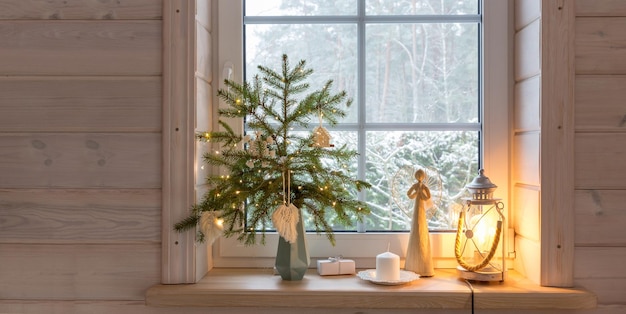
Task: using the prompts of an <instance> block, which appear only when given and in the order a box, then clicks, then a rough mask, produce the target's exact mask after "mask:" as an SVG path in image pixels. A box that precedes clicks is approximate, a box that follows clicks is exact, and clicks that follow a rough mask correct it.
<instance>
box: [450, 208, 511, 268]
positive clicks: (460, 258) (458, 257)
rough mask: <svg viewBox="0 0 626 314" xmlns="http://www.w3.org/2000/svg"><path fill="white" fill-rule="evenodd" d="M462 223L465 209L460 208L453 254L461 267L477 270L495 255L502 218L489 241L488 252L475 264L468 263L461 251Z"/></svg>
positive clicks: (463, 222)
mask: <svg viewBox="0 0 626 314" xmlns="http://www.w3.org/2000/svg"><path fill="white" fill-rule="evenodd" d="M464 224H465V211H463V210H462V211H461V213H460V214H459V225H458V227H457V231H456V240H455V242H454V256H455V257H456V261H457V262H458V263H459V265H461V267H463V268H465V269H466V270H468V271H477V270H480V269H482V268H484V267H485V266H487V264H489V262H490V261H491V259H492V258H493V256H494V255H495V253H496V250H497V249H498V243H499V242H500V234H501V233H502V220H499V221H498V224H497V228H496V233H495V236H494V239H493V242H492V243H491V248H490V249H489V253H488V254H487V256H484V257H483V259H482V261H481V262H480V263H478V264H475V265H470V264H468V263H467V262H466V261H465V259H464V258H463V254H462V252H461V232H462V231H463V229H462V228H463V225H464Z"/></svg>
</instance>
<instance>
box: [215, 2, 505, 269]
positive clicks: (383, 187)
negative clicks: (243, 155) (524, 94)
mask: <svg viewBox="0 0 626 314" xmlns="http://www.w3.org/2000/svg"><path fill="white" fill-rule="evenodd" d="M326 2H328V4H324V1H318V2H314V3H313V2H300V1H282V0H276V1H273V2H270V1H266V0H264V1H256V0H247V1H246V7H245V10H244V8H243V7H242V2H240V1H219V12H218V14H217V16H218V23H219V28H218V34H219V35H218V37H219V44H218V45H217V46H218V47H217V48H218V50H219V51H218V58H219V63H218V64H219V65H220V66H225V65H227V66H230V64H233V68H234V70H235V71H234V72H233V73H234V77H233V78H234V79H242V77H243V72H244V68H245V72H246V76H247V77H248V78H249V77H251V76H252V75H253V74H254V69H255V68H256V65H258V64H262V65H268V66H275V65H277V64H279V62H280V58H279V56H280V55H281V54H283V53H287V54H288V55H289V56H290V59H291V60H292V61H294V60H300V59H305V60H307V62H308V65H309V67H311V68H313V69H314V70H315V71H316V75H318V76H320V77H321V79H320V80H319V81H320V82H324V81H325V80H327V79H328V78H329V76H333V79H334V80H335V86H337V87H338V88H339V89H344V90H346V91H348V93H349V94H351V95H352V97H353V98H354V100H355V105H353V107H352V108H351V111H350V114H349V115H348V116H347V117H346V118H345V119H344V121H342V123H341V124H340V125H339V126H338V127H335V128H333V129H332V130H331V132H332V135H333V140H334V141H337V142H338V144H341V142H345V143H351V144H353V145H354V148H355V149H356V150H357V151H359V153H360V158H359V160H358V161H355V165H354V166H353V169H354V172H355V175H356V176H358V177H359V178H361V179H366V180H367V181H368V182H370V183H372V184H373V185H374V188H373V189H372V190H371V191H369V192H367V193H366V194H362V195H359V196H358V197H359V198H361V199H364V200H366V201H368V202H369V203H370V204H372V212H373V214H372V217H370V218H369V219H368V221H367V224H366V225H365V226H359V227H360V228H359V231H364V230H368V231H402V230H407V229H408V226H409V222H410V216H409V212H408V211H409V209H408V208H407V206H406V205H402V204H401V205H398V202H397V201H394V198H393V193H394V189H395V190H397V191H400V192H401V193H402V194H404V193H405V192H406V190H407V189H408V187H407V188H404V187H403V184H408V183H410V182H406V181H407V180H411V179H412V170H409V169H413V167H415V166H418V165H419V166H422V167H431V168H433V169H437V170H438V171H439V172H440V175H441V177H440V178H439V179H438V180H435V182H434V184H435V185H440V186H442V187H444V188H442V189H439V190H438V191H437V192H438V194H436V195H438V196H439V198H438V199H437V201H438V202H439V205H440V206H439V208H440V209H449V208H451V207H452V204H453V203H454V201H455V198H458V195H456V194H457V193H458V192H459V191H461V189H462V187H463V186H464V185H465V183H466V182H467V181H468V180H471V178H473V176H475V175H476V172H477V169H478V167H479V164H480V165H482V166H483V167H485V168H487V174H488V175H489V176H490V178H491V179H492V180H493V181H494V182H496V183H498V182H502V184H501V188H500V189H499V191H498V192H497V194H498V196H500V197H502V198H505V200H506V197H507V186H506V183H507V182H508V171H507V159H508V158H507V157H508V148H507V147H508V142H507V140H508V135H507V134H508V128H507V122H508V119H507V117H508V113H507V112H508V111H507V110H508V109H507V108H506V107H507V104H508V99H507V98H506V97H507V96H506V95H507V88H508V84H507V83H506V82H507V75H506V69H507V57H508V53H507V45H502V44H500V45H497V44H493V42H490V41H489V40H490V37H489V33H490V32H497V29H498V27H500V28H504V29H506V27H505V26H503V25H506V21H507V17H508V13H507V3H506V2H504V3H502V1H493V0H484V1H478V0H470V1H449V0H422V1H413V3H415V5H414V6H411V5H410V3H411V2H409V1H395V2H391V1H380V0H378V1H374V0H344V1H338V0H336V1H326ZM481 2H482V3H481ZM498 2H500V3H498ZM255 3H260V5H255ZM281 3H284V4H283V5H281ZM312 3H313V4H312ZM435 4H436V5H435ZM241 12H245V16H241ZM233 14H235V15H238V16H239V18H238V19H235V18H230V17H232V16H233ZM225 16H228V17H229V18H220V17H225ZM498 23H500V26H498ZM244 31H245V38H243V39H242V34H243V33H244ZM279 35H280V36H279ZM482 39H484V42H483V41H482ZM494 40H495V39H494ZM500 42H501V43H502V42H505V43H506V42H507V39H506V33H505V38H504V40H503V41H500ZM243 47H245V54H244V53H242V52H243V51H244V48H243ZM458 47H463V48H462V49H459V48H458ZM487 55H489V58H487ZM243 60H245V66H244V62H243ZM328 61H330V62H328ZM294 62H295V61H294ZM224 72H227V71H224ZM223 78H224V77H222V78H220V80H222V79H223ZM313 81H315V80H313ZM497 84H504V85H497ZM481 132H482V134H481ZM433 156H434V157H433ZM434 190H437V189H434ZM403 206H404V207H403ZM454 216H455V215H454V214H453V211H447V212H444V211H438V212H437V213H436V214H435V215H433V216H432V218H431V220H430V227H431V229H433V231H434V230H450V229H453V228H454V226H455V223H456V217H454ZM432 237H433V244H434V245H433V247H434V249H433V250H434V252H433V255H434V256H435V257H436V258H437V257H440V258H441V260H440V262H441V263H437V262H436V265H437V267H446V266H447V265H452V264H454V263H450V262H451V261H449V260H447V259H446V257H452V256H453V255H452V252H451V250H450V252H447V250H446V249H445V248H446V247H448V248H450V247H452V246H451V243H452V241H453V235H452V234H450V233H436V232H433V233H432ZM318 238H319V239H318ZM337 240H338V241H337V242H338V245H337V247H334V248H332V247H330V245H327V244H326V242H327V241H326V239H325V237H316V236H315V235H311V237H310V239H309V243H310V244H312V245H311V255H312V256H313V257H317V256H319V257H324V256H329V255H336V254H343V255H344V256H350V257H356V258H359V257H363V258H366V257H368V256H370V257H371V256H375V254H376V252H380V251H382V250H383V249H385V248H386V247H387V244H388V243H390V244H391V248H392V250H395V251H399V252H401V251H403V250H404V248H405V247H406V241H407V239H406V233H392V234H389V233H386V234H383V233H372V232H368V233H365V234H362V233H346V234H337ZM272 241H273V240H272V239H271V238H270V239H269V240H268V244H269V245H268V246H266V247H263V246H260V247H254V248H244V247H242V246H239V245H237V244H236V243H235V240H230V239H228V240H225V241H221V243H220V244H219V245H217V246H216V248H215V250H216V251H215V253H216V254H214V256H215V257H216V265H217V266H219V265H220V263H224V265H226V263H228V265H230V266H233V263H232V259H233V258H234V259H237V258H239V257H249V256H256V257H273V256H274V253H275V249H274V248H272V246H271V245H272ZM360 241H367V243H368V245H367V247H369V248H371V250H373V251H371V252H369V251H367V250H365V252H364V251H363V249H362V248H363V246H360V245H358V244H356V245H355V243H359V242H360ZM274 242H276V241H274ZM355 248H359V249H358V250H361V251H359V252H357V251H356V250H357V249H355ZM241 263H242V265H247V266H250V265H249V264H247V262H245V261H242V262H241ZM260 263H261V264H262V263H263V262H260ZM256 265H257V266H258V264H256Z"/></svg>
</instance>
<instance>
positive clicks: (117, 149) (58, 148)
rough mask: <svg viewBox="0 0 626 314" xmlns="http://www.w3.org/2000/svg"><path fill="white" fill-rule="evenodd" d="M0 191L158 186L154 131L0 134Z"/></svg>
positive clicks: (158, 162)
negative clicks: (0, 189)
mask: <svg viewBox="0 0 626 314" xmlns="http://www.w3.org/2000/svg"><path fill="white" fill-rule="evenodd" d="M0 173H1V174H2V175H1V176H0V188H88V187H92V188H144V189H145V188H160V187H161V135H160V134H158V133H138V134H132V133H131V134H123V133H87V134H73V133H50V134H46V133H34V134H18V133H16V134H11V133H5V134H0Z"/></svg>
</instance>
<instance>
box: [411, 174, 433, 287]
mask: <svg viewBox="0 0 626 314" xmlns="http://www.w3.org/2000/svg"><path fill="white" fill-rule="evenodd" d="M425 178H426V173H425V172H424V170H422V169H419V170H417V171H415V179H417V183H415V184H413V185H412V186H411V188H409V190H408V191H407V193H406V195H407V196H408V197H409V198H410V199H415V207H414V209H413V221H412V223H411V234H410V236H409V247H408V248H407V252H406V262H405V265H404V269H406V270H410V271H412V272H415V273H417V274H419V275H420V277H431V276H434V275H435V270H434V268H433V260H432V256H431V254H430V236H429V233H428V222H427V221H426V210H427V208H426V204H427V203H430V202H428V201H429V200H430V189H429V188H428V186H426V184H424V183H423V182H422V181H424V179H425Z"/></svg>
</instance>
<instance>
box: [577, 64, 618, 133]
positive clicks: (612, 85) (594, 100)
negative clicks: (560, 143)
mask: <svg viewBox="0 0 626 314" xmlns="http://www.w3.org/2000/svg"><path fill="white" fill-rule="evenodd" d="M625 86H626V75H578V76H576V97H575V99H576V110H575V114H576V116H575V119H576V129H577V130H578V131H585V130H592V131H597V130H601V131H617V132H626V105H625V103H624V99H626V88H624V87H625Z"/></svg>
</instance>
